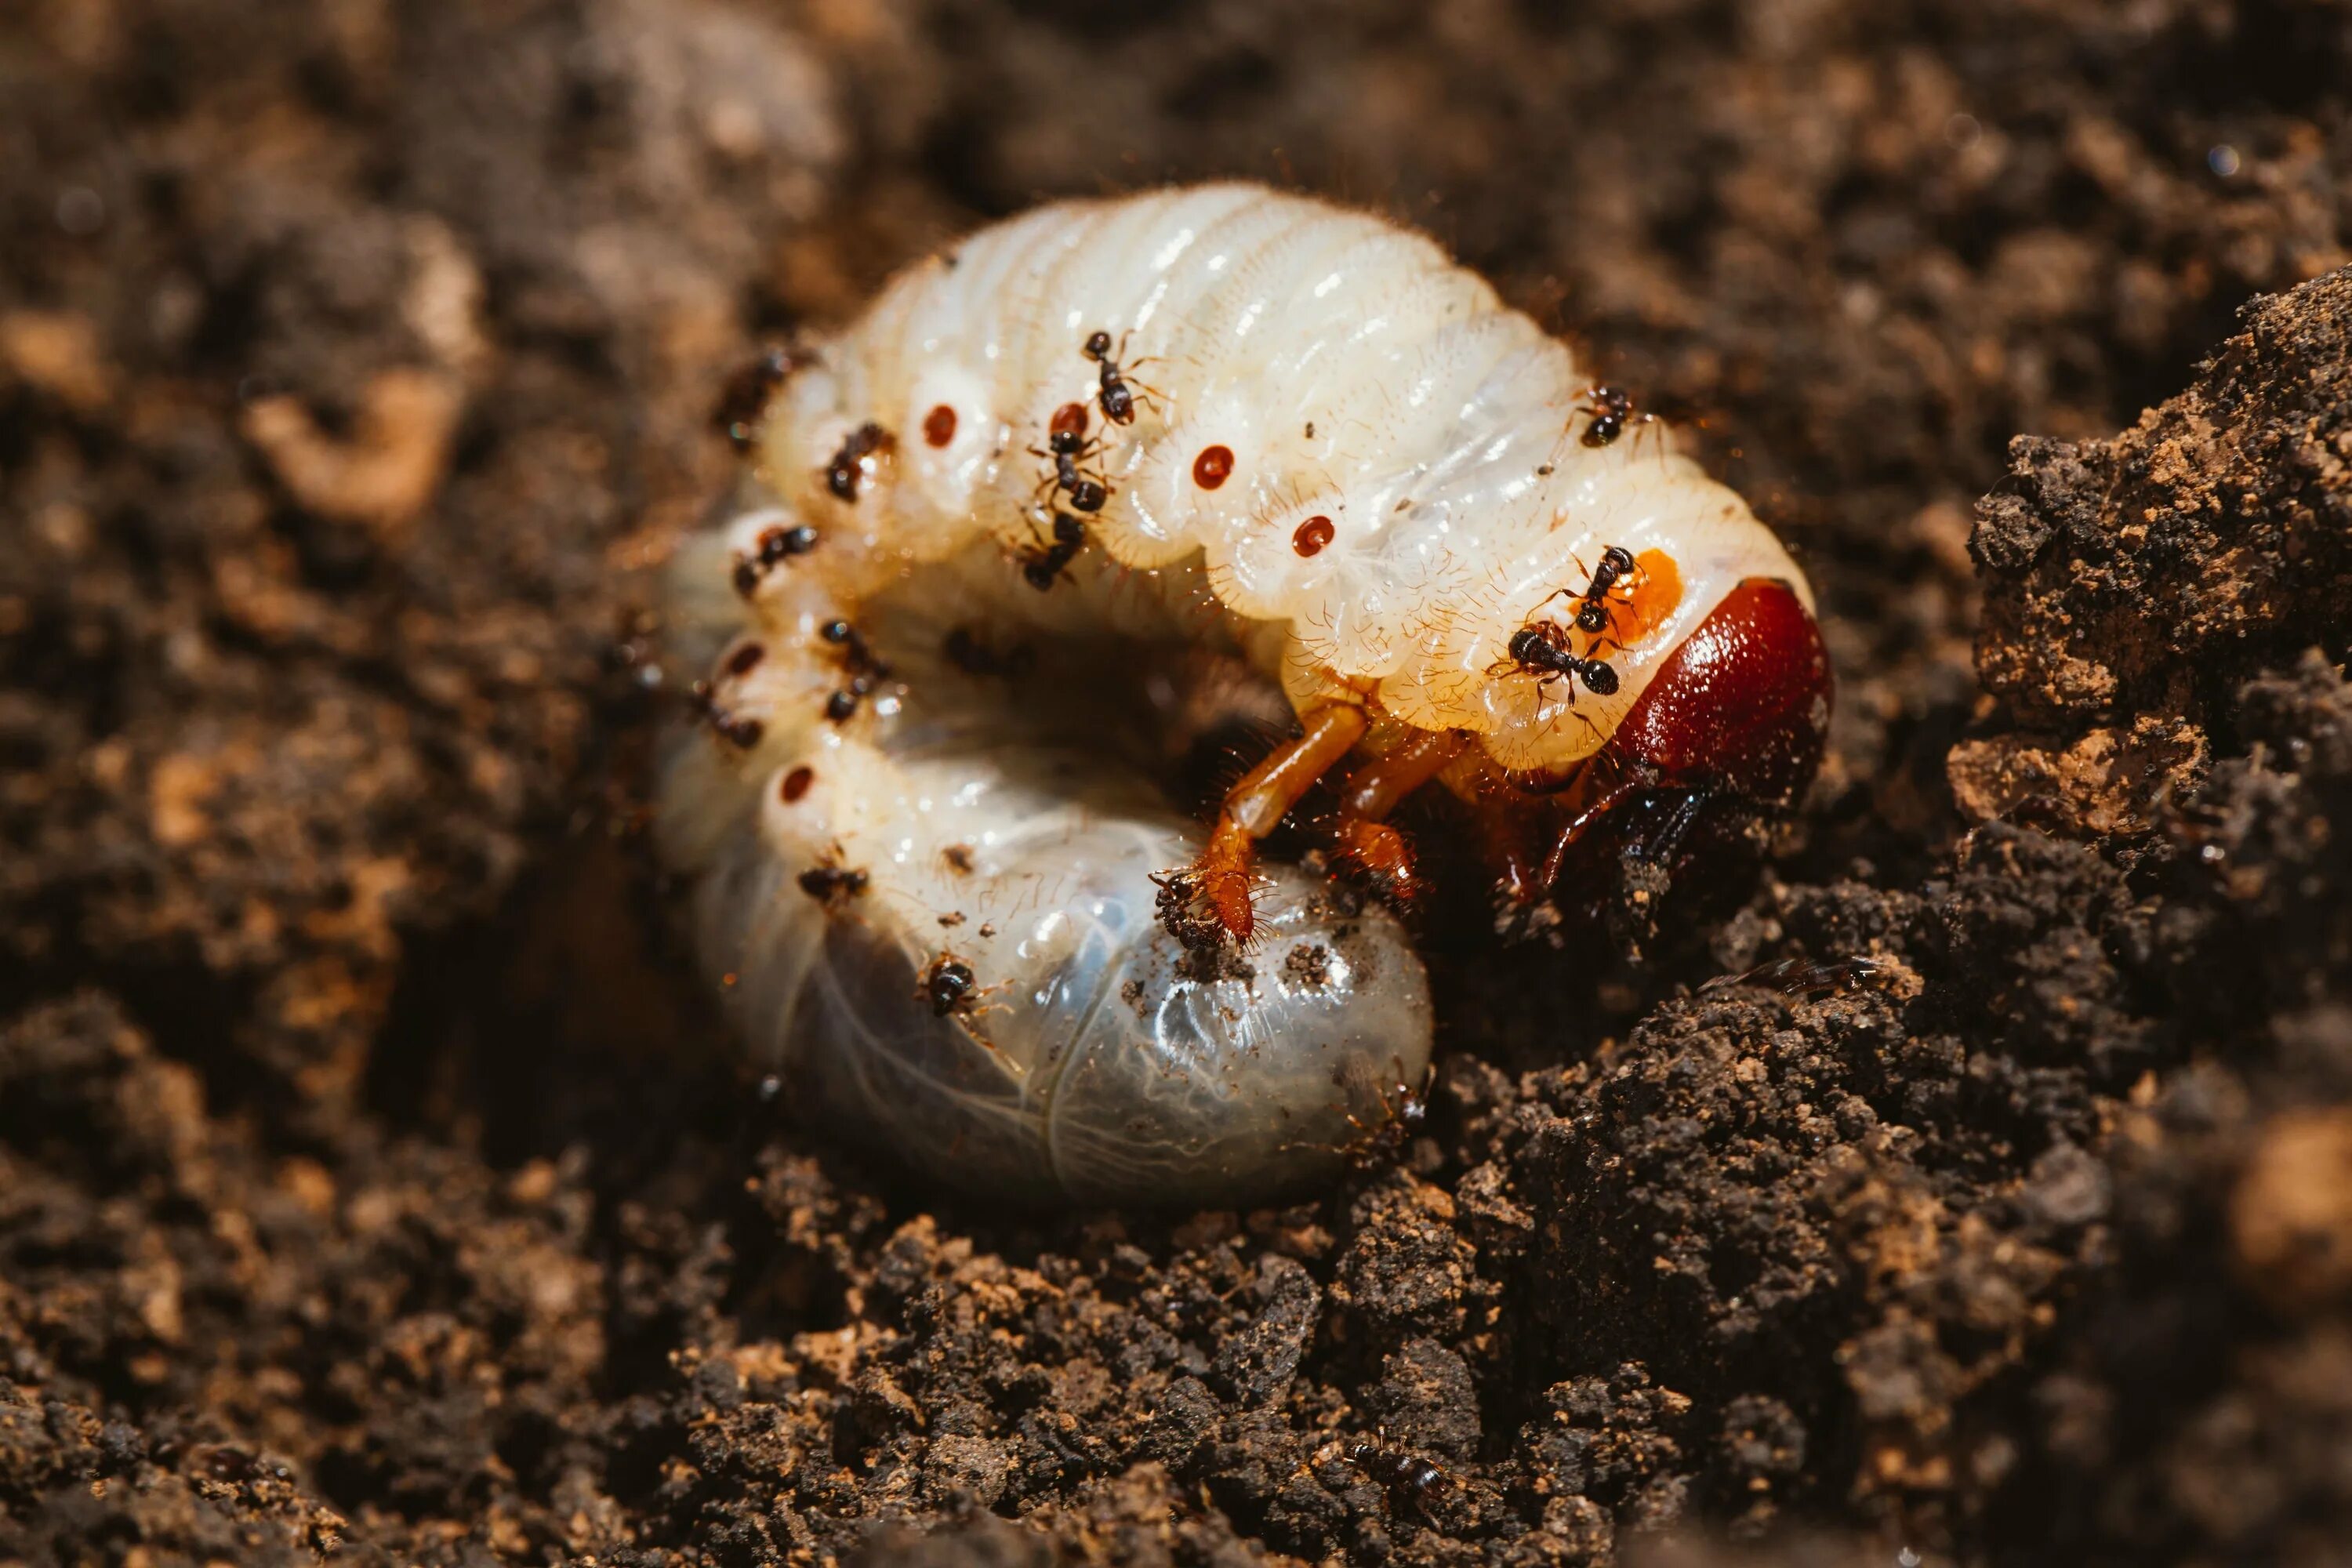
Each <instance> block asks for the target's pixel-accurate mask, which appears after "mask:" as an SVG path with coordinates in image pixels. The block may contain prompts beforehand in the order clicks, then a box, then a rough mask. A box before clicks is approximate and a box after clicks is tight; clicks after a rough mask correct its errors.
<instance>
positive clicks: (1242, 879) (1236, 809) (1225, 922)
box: [1179, 703, 1366, 942]
mask: <svg viewBox="0 0 2352 1568" xmlns="http://www.w3.org/2000/svg"><path fill="white" fill-rule="evenodd" d="M1365 722H1366V721H1365V718H1364V710H1362V709H1360V708H1357V707H1352V706H1349V704H1346V703H1334V704H1332V705H1331V706H1330V707H1328V708H1318V709H1317V710H1315V711H1314V712H1312V713H1310V714H1308V715H1307V718H1306V732H1305V733H1304V734H1302V735H1300V736H1299V737H1298V739H1297V740H1295V741H1292V742H1288V743H1287V744H1286V745H1282V746H1277V747H1276V748H1275V750H1274V752H1273V753H1272V754H1271V755H1269V756H1268V757H1267V758H1266V759H1265V761H1264V762H1262V763H1258V765H1257V766H1255V767H1254V768H1252V769H1251V770H1250V771H1249V772H1248V773H1244V774H1243V775H1242V779H1241V782H1240V783H1238V784H1234V787H1233V788H1232V789H1231V790H1229V791H1227V792H1226V794H1225V804H1224V806H1223V809H1222V810H1221V811H1219V812H1218V814H1217V825H1216V826H1215V827H1213V828H1212V829H1211V830H1210V833H1209V842H1208V844H1207V845H1206V846H1205V847H1203V848H1202V851H1201V858H1200V859H1199V860H1198V861H1196V862H1195V863H1194V864H1193V865H1192V868H1191V869H1190V870H1187V871H1184V872H1181V873H1179V876H1180V878H1181V885H1182V886H1183V888H1184V890H1185V891H1186V892H1187V893H1189V894H1190V895H1191V900H1192V902H1194V903H1195V904H1201V905H1205V906H1207V911H1208V913H1209V914H1210V915H1211V916H1213V918H1214V919H1215V921H1216V922H1217V923H1218V924H1219V925H1221V926H1223V928H1224V930H1225V934H1227V935H1228V936H1230V937H1232V938H1233V939H1234V942H1248V941H1249V939H1250V935H1251V933H1252V932H1253V931H1255V929H1256V926H1257V918H1256V914H1255V910H1254V909H1253V908H1252V905H1251V898H1250V867H1251V865H1252V864H1253V863H1254V862H1255V859H1256V858H1257V841H1258V840H1259V839H1261V838H1263V837H1265V836H1266V835H1267V834H1269V833H1272V832H1273V831H1274V830H1275V829H1276V827H1278V826H1281V825H1282V819H1283V817H1284V816H1286V814H1287V813H1288V812H1289V810H1290V808H1291V807H1292V806H1294V805H1297V804H1298V800H1299V797H1300V796H1301V795H1305V794H1306V793H1307V790H1308V789H1310V788H1312V787H1313V785H1314V784H1315V781H1316V780H1317V779H1318V778H1320V777H1322V776H1323V774H1324V773H1326V772H1327V771H1328V770H1329V768H1330V767H1331V766H1332V764H1333V763H1337V762H1338V761H1339V759H1340V758H1341V757H1344V756H1346V755H1347V754H1348V752H1349V750H1350V749H1351V748H1353V747H1354V745H1355V743H1356V742H1358V741H1360V740H1361V739H1362V738H1363V734H1364V727H1365Z"/></svg>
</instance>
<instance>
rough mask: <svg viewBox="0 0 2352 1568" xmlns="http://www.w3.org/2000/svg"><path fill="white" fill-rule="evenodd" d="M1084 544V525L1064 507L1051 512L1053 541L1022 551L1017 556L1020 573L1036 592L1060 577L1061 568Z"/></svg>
mask: <svg viewBox="0 0 2352 1568" xmlns="http://www.w3.org/2000/svg"><path fill="white" fill-rule="evenodd" d="M1086 547H1087V525H1086V524H1085V523H1083V522H1080V521H1078V520H1077V519H1076V518H1075V517H1072V516H1071V515H1070V514H1069V513H1068V512H1066V511H1057V512H1055V514H1054V542H1053V543H1051V544H1047V545H1043V546H1040V547H1038V548H1035V549H1033V550H1028V551H1024V552H1023V554H1022V558H1021V575H1022V576H1024V577H1025V578H1027V579H1028V582H1029V585H1030V586H1031V587H1032V588H1034V589H1036V590H1037V591H1038V592H1039V593H1041V594H1042V593H1045V591H1046V590H1047V589H1049V588H1051V587H1053V585H1054V584H1055V583H1057V582H1059V581H1060V580H1061V576H1062V572H1063V570H1064V568H1066V567H1067V566H1068V565H1069V563H1070V562H1071V560H1072V559H1073V558H1074V557H1075V556H1076V554H1077V553H1078V552H1079V551H1081V550H1084V549H1085V548H1086Z"/></svg>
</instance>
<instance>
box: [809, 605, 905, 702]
mask: <svg viewBox="0 0 2352 1568" xmlns="http://www.w3.org/2000/svg"><path fill="white" fill-rule="evenodd" d="M816 635H817V636H819V637H823V638H824V640H825V641H827V642H829V643H831V644H832V645H833V646H834V647H837V648H839V649H841V663H842V667H843V668H845V669H846V670H848V671H849V684H848V685H847V686H845V687H843V688H842V689H840V690H838V691H836V692H835V693H834V694H833V695H832V696H830V697H828V698H826V699H825V700H824V716H825V717H826V718H828V719H830V720H832V721H834V722H835V723H836V724H838V723H841V722H842V721H845V720H846V719H847V718H848V717H849V716H850V715H851V714H853V713H855V712H856V711H857V705H858V704H859V703H860V702H862V701H864V700H866V694H867V693H868V692H870V691H872V690H873V689H874V686H875V683H876V682H877V681H878V680H880V679H883V678H884V677H886V676H887V675H888V674H889V673H890V667H889V666H888V665H887V664H885V663H883V662H882V661H881V660H880V659H878V658H875V657H874V650H873V649H872V648H871V647H867V646H866V638H865V637H863V636H861V635H860V634H859V632H858V630H857V628H856V626H851V625H850V624H849V623H848V622H847V621H827V622H825V623H824V626H820V627H818V628H817V634H816Z"/></svg>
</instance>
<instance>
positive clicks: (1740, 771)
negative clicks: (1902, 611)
mask: <svg viewBox="0 0 2352 1568" xmlns="http://www.w3.org/2000/svg"><path fill="white" fill-rule="evenodd" d="M1829 723H1830V660H1829V652H1828V650H1827V649H1826V648H1824V647H1822V629H1821V627H1820V626H1816V625H1814V624H1813V617H1812V616H1811V614H1809V613H1808V612H1807V611H1806V609H1805V606H1804V603H1803V601H1801V599H1799V598H1798V597H1797V595H1796V593H1795V591H1794V590H1792V589H1791V588H1790V586H1789V585H1788V584H1786V583H1782V582H1780V581H1778V580H1776V579H1771V578H1764V577H1751V578H1749V579H1748V580H1747V581H1746V582H1744V583H1742V584H1739V586H1738V587H1737V588H1734V589H1733V590H1732V591H1731V592H1730V593H1729V594H1728V595H1725V597H1724V600H1723V603H1721V604H1720V605H1717V606H1716V607H1715V609H1714V611H1713V613H1711V614H1710V615H1709V616H1707V617H1706V619H1705V620H1704V621H1701V622H1700V623H1699V624H1698V627H1697V629H1696V630H1695V631H1693V632H1692V633H1691V635H1690V636H1689V637H1688V638H1687V639H1685V641H1684V643H1683V645H1682V646H1681V647H1678V648H1676V649H1675V651H1674V653H1673V654H1672V655H1671V656H1669V657H1668V658H1667V659H1666V662H1665V664H1664V666H1663V667H1661V668H1660V669H1659V670H1658V673H1657V674H1656V675H1655V676H1654V677H1653V678H1652V679H1651V681H1650V685H1649V688H1648V689H1646V690H1644V691H1643V693H1642V699H1641V700H1640V701H1638V702H1636V703H1634V704H1633V710H1632V711H1631V712H1629V713H1627V714H1626V715H1625V721H1624V722H1623V723H1622V725H1621V726H1620V727H1619V728H1618V731H1617V733H1616V734H1615V736H1614V737H1612V739H1611V741H1610V746H1611V747H1612V749H1613V750H1616V751H1618V752H1620V753H1621V754H1622V755H1623V756H1625V757H1626V758H1627V759H1628V760H1633V761H1638V762H1641V763H1647V764H1648V765H1649V767H1650V768H1651V769H1654V770H1655V773H1656V774H1657V775H1658V780H1659V782H1660V783H1662V784H1671V785H1690V786H1694V787H1696V786H1703V785H1707V784H1718V785H1722V786H1726V787H1728V788H1729V789H1731V790H1733V791H1735V792H1737V793H1738V794H1739V795H1744V796H1746V797H1747V798H1748V799H1750V800H1753V801H1757V802H1759V803H1762V804H1767V805H1787V804H1789V803H1790V802H1791V801H1793V800H1794V799H1795V798H1796V796H1797V795H1798V793H1799V792H1800V791H1801V790H1802V789H1803V788H1804V787H1805V785H1806V784H1808V783H1810V782H1811V779H1812V776H1813V772H1814V770H1815V769H1817V768H1818V767H1820V766H1821V761H1822V744H1823V742H1825V741H1826V740H1827V738H1828V735H1829Z"/></svg>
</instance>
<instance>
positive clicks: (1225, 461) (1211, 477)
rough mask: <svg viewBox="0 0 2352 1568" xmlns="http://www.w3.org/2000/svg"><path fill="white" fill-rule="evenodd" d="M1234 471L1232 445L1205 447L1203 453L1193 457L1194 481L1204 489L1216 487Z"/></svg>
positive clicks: (1202, 449)
mask: <svg viewBox="0 0 2352 1568" xmlns="http://www.w3.org/2000/svg"><path fill="white" fill-rule="evenodd" d="M1233 471H1234V449H1233V448H1232V447H1202V448H1201V455H1200V456H1199V457H1197V458H1193V459H1192V482H1193V483H1194V484H1196V485H1198V486H1200V487H1201V488H1202V489H1204V490H1213V489H1216V488H1217V487H1218V486H1219V485H1222V484H1223V483H1224V482H1225V480H1226V479H1228V478H1229V477H1231V475H1232V474H1233Z"/></svg>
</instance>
